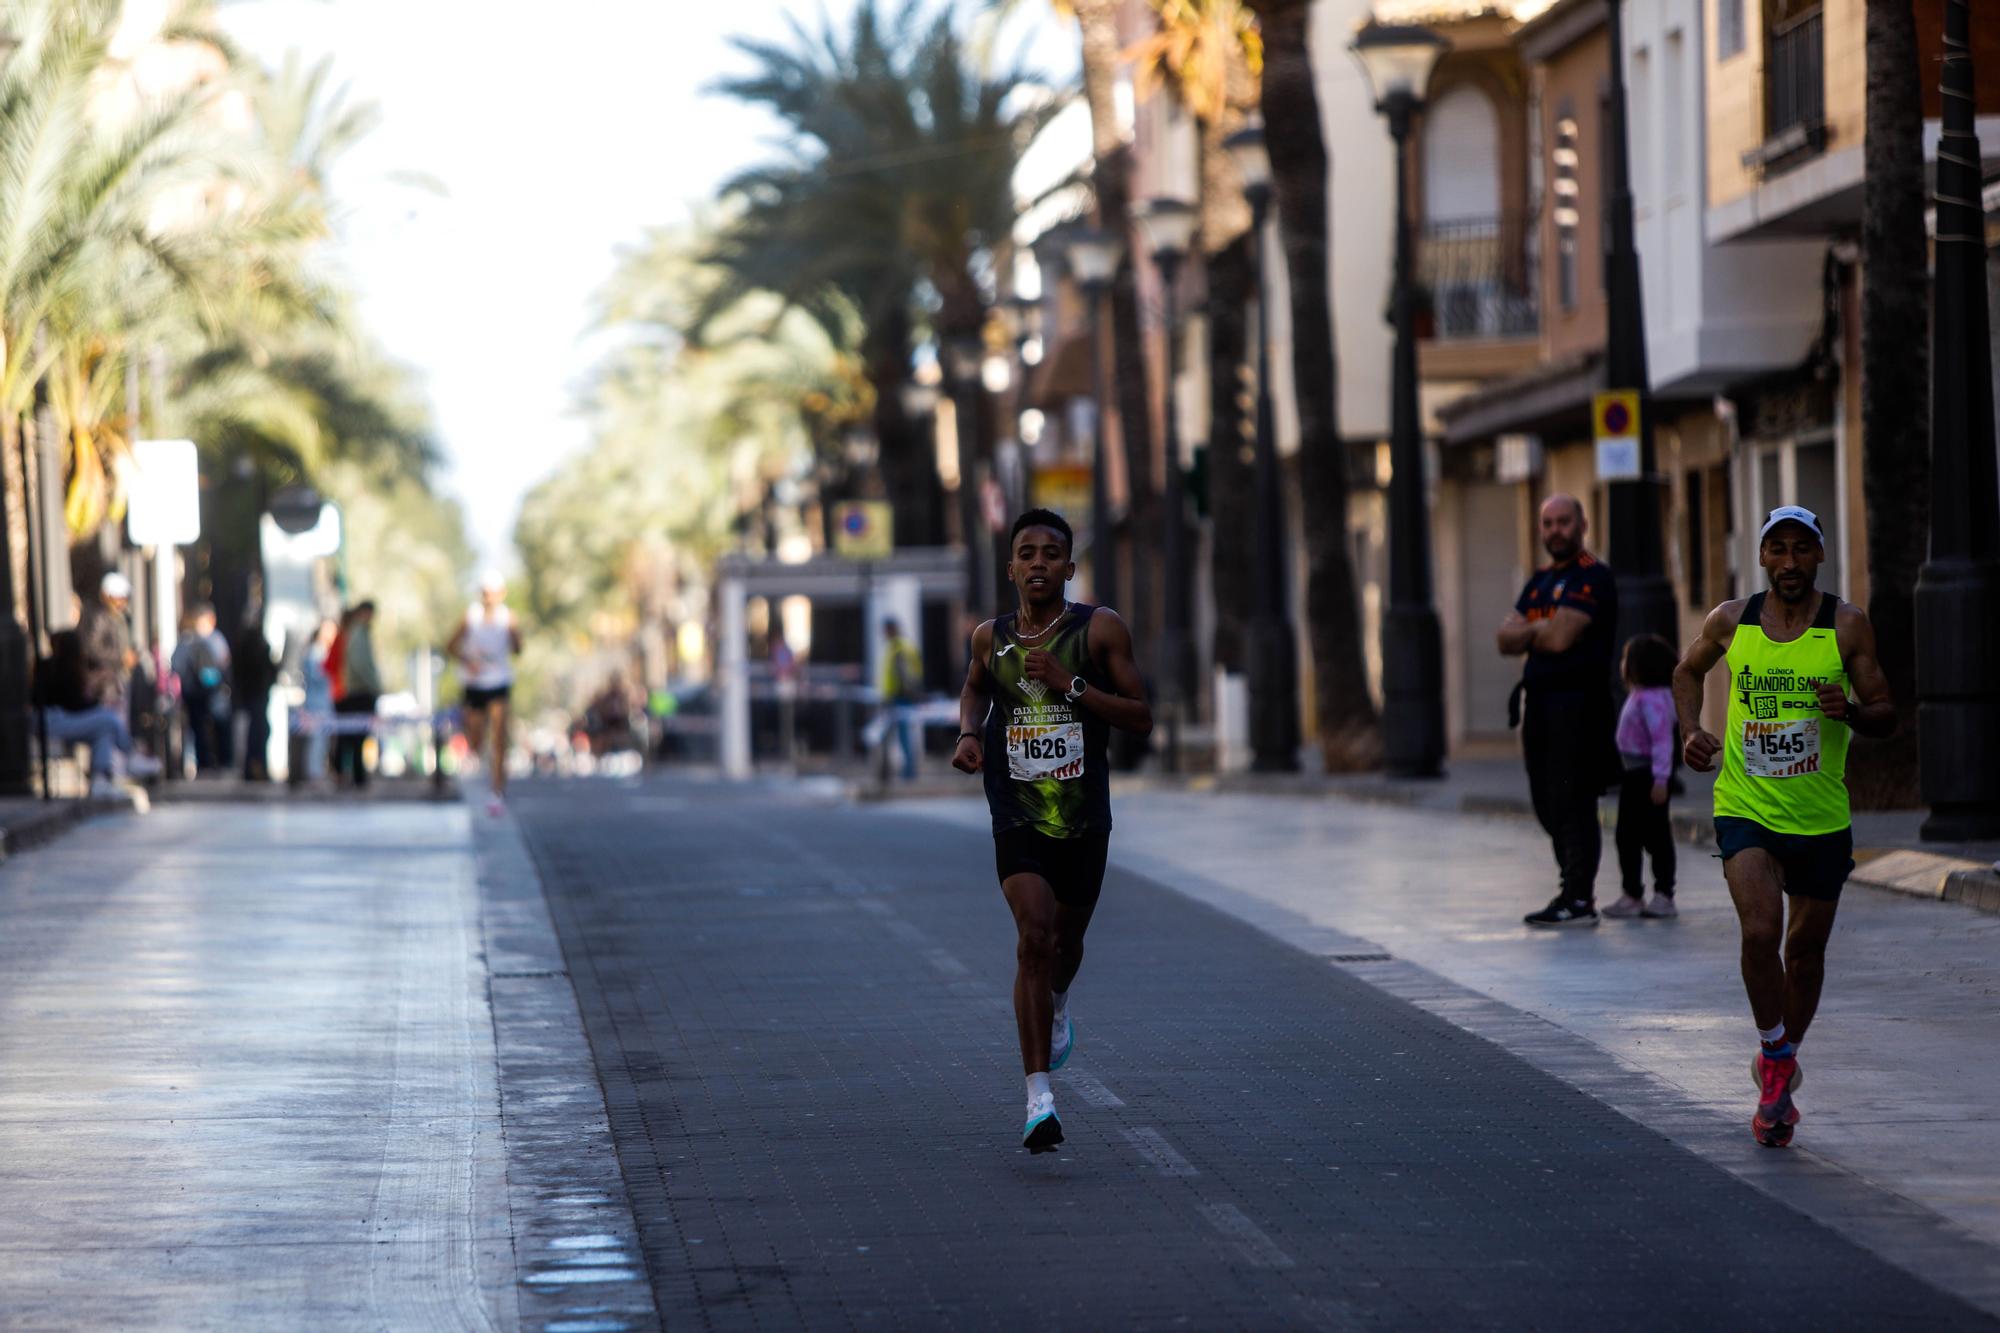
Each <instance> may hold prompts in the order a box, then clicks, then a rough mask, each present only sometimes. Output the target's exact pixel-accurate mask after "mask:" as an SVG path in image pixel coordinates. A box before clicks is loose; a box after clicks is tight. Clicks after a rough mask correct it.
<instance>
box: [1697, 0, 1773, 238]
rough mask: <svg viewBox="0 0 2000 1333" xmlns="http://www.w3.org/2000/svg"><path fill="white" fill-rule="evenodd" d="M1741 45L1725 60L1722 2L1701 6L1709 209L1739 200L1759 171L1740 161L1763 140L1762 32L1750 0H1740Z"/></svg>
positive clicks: (1754, 183)
mask: <svg viewBox="0 0 2000 1333" xmlns="http://www.w3.org/2000/svg"><path fill="white" fill-rule="evenodd" d="M1743 3H1744V6H1745V8H1746V9H1748V10H1749V11H1750V13H1749V14H1746V15H1745V17H1744V25H1743V26H1744V34H1743V37H1744V46H1743V49H1742V50H1741V51H1738V52H1737V53H1736V54H1735V55H1732V56H1730V57H1729V58H1728V59H1726V60H1723V59H1718V58H1717V55H1716V53H1717V52H1718V51H1719V50H1721V44H1720V42H1719V40H1718V35H1719V29H1718V27H1717V23H1718V20H1719V18H1720V14H1721V6H1720V5H1719V4H1718V3H1717V0H1708V2H1707V3H1706V4H1705V5H1704V6H1703V19H1702V26H1703V28H1704V33H1703V41H1702V51H1703V53H1704V55H1703V63H1704V67H1705V68H1704V72H1705V74H1706V78H1707V88H1708V205H1709V207H1711V208H1713V207H1715V206H1716V205H1718V204H1726V203H1729V202H1731V201H1732V200H1736V199H1740V198H1742V197H1743V196H1744V195H1746V194H1748V193H1750V191H1752V190H1754V189H1756V188H1757V174H1756V172H1754V171H1752V170H1751V169H1750V168H1748V167H1746V166H1744V165H1743V154H1745V153H1747V152H1749V151H1750V150H1751V149H1753V148H1755V147H1757V145H1759V144H1761V143H1762V142H1763V141H1764V108H1763V101H1762V99H1763V95H1764V75H1763V66H1764V33H1763V25H1762V24H1761V23H1759V22H1756V21H1755V18H1756V13H1757V6H1756V4H1755V3H1754V0H1743Z"/></svg>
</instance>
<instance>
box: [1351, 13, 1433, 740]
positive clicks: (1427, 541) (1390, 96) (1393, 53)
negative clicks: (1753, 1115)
mask: <svg viewBox="0 0 2000 1333" xmlns="http://www.w3.org/2000/svg"><path fill="white" fill-rule="evenodd" d="M1448 45H1449V44H1448V43H1447V42H1446V41H1445V39H1444V38H1442V37H1440V36H1439V35H1438V34H1436V33H1434V32H1432V31H1431V30H1430V29H1428V28H1420V27H1402V26H1393V27H1392V26H1388V25H1384V24H1376V23H1370V24H1369V25H1368V26H1366V27H1364V28H1363V29H1362V30H1361V31H1360V32H1359V33H1358V34H1357V35H1356V37H1355V39H1354V45H1353V48H1352V49H1353V52H1354V56H1355V59H1356V60H1358V61H1359V62H1360V65H1361V68H1362V71H1363V72H1364V73H1365V74H1366V76H1367V78H1368V82H1369V85H1370V87H1371V88H1372V89H1373V91H1374V94H1375V109H1376V110H1377V111H1379V112H1381V113H1382V115H1383V117H1384V118H1385V119H1386V120H1387V121H1388V122H1389V137H1390V138H1391V139H1392V140H1393V141H1394V142H1395V145H1396V258H1395V270H1394V279H1395V289H1394V296H1393V299H1392V301H1391V309H1392V311H1393V322H1394V324H1395V330H1396V351H1395V360H1394V363H1393V375H1392V378H1391V384H1390V396H1389V460H1390V467H1391V474H1390V478H1389V607H1388V611H1387V613H1386V614H1385V615H1384V616H1383V617H1382V748H1383V765H1384V767H1385V768H1387V770H1388V771H1389V772H1390V773H1391V774H1393V775H1395V776H1397V777H1418V778H1434V777H1437V776H1439V775H1440V774H1441V773H1442V772H1443V767H1442V765H1443V761H1444V649H1443V640H1442V637H1441V634H1440V631H1439V628H1438V616H1437V608H1436V607H1434V606H1433V605H1432V604H1431V536H1430V515H1429V512H1428V511H1429V505H1428V504H1427V503H1426V499H1425V495H1424V445H1423V438H1422V430H1421V428H1420V426H1419V424H1418V418H1417V338H1416V329H1415V312H1416V293H1415V290H1414V284H1413V283H1412V281H1411V276H1410V189H1409V139H1410V122H1411V120H1412V118H1414V116H1415V115H1416V113H1417V112H1418V111H1420V110H1421V109H1422V108H1423V105H1424V90H1425V88H1426V87H1427V86H1428V85H1429V83H1430V77H1431V71H1432V70H1433V69H1434V68H1435V67H1436V66H1437V62H1438V59H1439V57H1441V56H1442V55H1443V54H1444V52H1445V49H1446V47H1447V46H1448Z"/></svg>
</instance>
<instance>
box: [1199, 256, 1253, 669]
mask: <svg viewBox="0 0 2000 1333" xmlns="http://www.w3.org/2000/svg"><path fill="white" fill-rule="evenodd" d="M1256 285H1257V277H1256V272H1255V270H1254V268H1253V267H1252V265H1251V262H1250V237H1249V234H1248V233H1247V232H1245V233H1244V234H1243V235H1240V236H1238V237H1237V238H1236V239H1235V240H1234V241H1232V242H1231V243H1230V244H1229V245H1228V246H1226V247H1225V248H1224V249H1222V250H1221V251H1219V252H1217V253H1216V254H1213V255H1210V256H1209V258H1208V514H1209V520H1210V522H1211V523H1212V524H1213V525H1214V527H1213V530H1212V534H1211V541H1210V550H1209V579H1210V581H1211V583H1212V585H1213V588H1214V593H1215V645H1214V653H1215V665H1217V666H1219V667H1221V668H1222V669H1223V670H1224V671H1229V672H1233V673H1235V674H1238V675H1241V674H1242V673H1244V672H1246V671H1248V670H1249V669H1250V637H1249V636H1250V607H1251V605H1252V604H1253V603H1254V602H1255V600H1256V592H1255V590H1254V589H1253V588H1252V587H1251V581H1252V580H1253V579H1254V578H1255V577H1256V574H1255V570H1254V567H1253V561H1252V560H1251V550H1252V547H1253V544H1254V543H1253V537H1252V533H1251V503H1252V501H1251V480H1252V474H1253V465H1252V464H1253V454H1254V448H1253V446H1252V444H1251V438H1250V436H1251V432H1252V431H1253V430H1255V429H1256V419H1255V415H1254V413H1253V412H1252V411H1250V410H1249V409H1247V408H1246V407H1245V406H1244V403H1245V399H1246V395H1247V394H1248V393H1249V392H1250V391H1251V388H1250V379H1249V375H1248V371H1249V362H1250V327H1249V320H1248V319H1246V318H1245V316H1246V314H1247V313H1248V311H1249V308H1250V301H1251V299H1252V297H1253V296H1255V294H1256Z"/></svg>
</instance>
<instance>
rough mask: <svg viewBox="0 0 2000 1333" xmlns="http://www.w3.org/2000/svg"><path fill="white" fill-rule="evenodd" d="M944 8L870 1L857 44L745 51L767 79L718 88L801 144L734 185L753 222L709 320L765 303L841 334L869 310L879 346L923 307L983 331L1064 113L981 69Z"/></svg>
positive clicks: (845, 38)
mask: <svg viewBox="0 0 2000 1333" xmlns="http://www.w3.org/2000/svg"><path fill="white" fill-rule="evenodd" d="M928 9H929V6H928V5H926V4H925V3H924V0H902V3H900V4H897V5H895V6H894V8H893V9H891V10H889V11H887V12H885V11H884V7H883V6H882V5H881V4H880V3H878V0H862V3H860V4H859V5H858V6H857V7H856V8H855V11H854V14H853V16H852V18H851V19H850V20H849V23H848V25H847V28H846V30H845V31H844V32H842V31H839V30H836V29H835V28H834V27H833V25H832V23H831V22H830V21H828V22H826V23H825V24H824V25H823V27H822V29H821V31H820V32H818V33H816V34H815V33H812V32H809V31H808V30H807V29H806V28H805V27H804V26H802V25H801V24H799V23H798V22H797V21H796V20H792V28H791V41H790V42H789V43H787V44H780V43H775V42H759V41H750V40H739V41H738V42H737V43H736V46H737V48H738V49H739V50H740V51H742V52H743V53H744V54H746V55H748V56H749V57H751V59H752V60H753V62H754V64H755V68H754V69H753V70H752V71H751V72H750V73H748V74H744V75H740V76H734V77H730V78H725V79H722V80H719V81H718V82H717V83H716V84H715V89H716V91H718V92H721V93H723V94H726V95H727V96H730V97H734V98H737V99H738V100H741V101H745V102H751V103H755V104H757V105H760V106H762V107H764V108H766V109H767V110H769V111H771V112H772V113H774V114H775V115H777V116H778V117H779V118H780V119H781V120H782V121H783V122H784V123H785V125H786V128H787V129H788V130H789V131H790V133H791V139H790V141H789V146H788V149H787V151H786V152H785V154H784V155H783V156H782V157H781V158H780V159H779V160H777V161H774V162H771V163H766V164H763V165H760V166H757V167H753V168H751V169H750V170H748V171H745V172H743V173H741V174H740V175H738V176H736V177H735V178H734V179H732V180H731V181H729V182H728V183H727V184H726V185H725V186H724V187H723V194H724V196H725V197H726V198H728V199H730V200H731V201H732V203H734V204H736V205H737V211H736V213H735V214H734V215H733V216H732V217H731V219H730V220H729V222H728V224H727V225H726V226H725V227H724V228H723V229H722V231H721V233H720V234H719V235H718V237H717V238H716V242H715V245H714V247H713V249H712V251H711V254H710V257H711V258H712V259H713V260H714V262H715V263H716V264H718V265H719V266H720V268H721V270H722V272H723V275H724V280H723V281H722V282H721V283H720V284H719V285H718V286H717V287H716V288H715V289H714V291H713V293H712V294H711V298H710V302H709V304H708V305H707V306H706V307H705V308H704V311H703V314H704V316H712V315H714V314H716V313H719V312H720V311H723V310H727V309H730V308H731V307H732V306H734V305H735V303H736V302H738V301H740V300H741V299H742V298H743V297H744V296H746V295H747V294H749V293H750V292H753V291H763V292H772V293H776V294H777V295H778V296H779V297H781V298H782V299H783V300H784V301H785V302H786V304H787V305H791V306H796V307H798V308H800V309H803V310H805V311H807V312H808V313H810V314H811V315H812V316H813V317H814V318H816V319H818V320H819V321H820V322H821V323H822V325H824V326H826V327H827V328H828V330H829V332H833V333H835V334H836V336H838V331H839V326H840V323H841V321H843V320H845V319H846V318H848V317H849V315H850V312H851V313H852V314H858V315H859V317H860V319H861V321H862V325H863V329H864V341H867V338H866V336H865V335H867V334H875V333H879V332H882V331H884V330H901V329H904V328H907V327H909V325H910V320H909V315H910V313H911V312H912V311H913V310H915V311H916V312H917V313H919V314H921V315H923V316H925V317H935V318H936V319H937V320H938V322H939V323H940V324H941V326H942V327H944V328H945V329H947V330H948V331H953V332H964V331H971V330H976V329H977V327H978V324H979V319H980V315H979V305H980V296H981V291H982V287H984V286H986V285H988V283H987V276H988V273H989V271H990V266H991V262H992V258H993V256H994V254H995V252H997V251H999V250H1001V249H1003V248H1004V247H1005V245H1006V243H1007V236H1008V233H1009V231H1010V229H1011V227H1012V225H1013V221H1014V196H1013V175H1014V167H1015V164H1016V163H1017V162H1018V161H1019V160H1020V155H1021V154H1022V153H1023V152H1024V151H1026V149H1027V147H1028V145H1029V144H1030V143H1031V142H1032V141H1033V140H1034V138H1035V136H1036V135H1037V134H1038V133H1040V131H1041V129H1042V127H1043V126H1044V125H1046V124H1047V123H1048V121H1049V120H1050V119H1052V118H1053V117H1054V115H1055V113H1056V112H1057V111H1058V110H1060V109H1061V106H1062V102H1061V100H1060V99H1059V98H1057V97H1055V96H1054V95H1053V94H1051V93H1050V92H1049V91H1048V90H1047V89H1046V88H1044V87H1043V85H1042V84H1041V82H1040V81H1039V80H1038V79H1037V78H1036V77H1035V76H1034V75H1033V74H1031V73H1030V72H1029V71H1028V70H1026V69H1025V68H1023V67H1020V66H1009V67H1005V68H1000V69H996V70H987V69H983V68H981V67H980V66H979V64H978V62H977V61H976V60H975V58H974V57H973V55H972V53H971V52H969V51H968V49H967V47H966V44H965V41H964V39H963V37H962V36H961V34H960V31H959V21H958V18H957V16H956V15H955V14H954V13H953V12H952V10H951V9H950V8H949V7H947V8H944V9H942V10H939V11H937V12H935V13H927V12H926V11H927V10H928ZM698 327H699V326H698ZM878 387H882V386H878Z"/></svg>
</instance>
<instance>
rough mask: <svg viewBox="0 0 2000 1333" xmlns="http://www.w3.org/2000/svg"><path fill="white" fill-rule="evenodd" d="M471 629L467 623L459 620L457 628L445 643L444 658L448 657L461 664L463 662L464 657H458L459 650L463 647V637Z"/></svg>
mask: <svg viewBox="0 0 2000 1333" xmlns="http://www.w3.org/2000/svg"><path fill="white" fill-rule="evenodd" d="M471 628H472V625H471V622H469V621H466V620H462V619H461V620H460V621H459V622H458V628H457V629H455V630H453V631H452V632H451V638H450V639H448V640H446V641H445V645H444V655H445V656H446V657H449V658H450V659H451V660H452V661H454V662H463V661H464V660H465V658H464V657H462V656H460V653H459V650H460V649H462V648H463V647H464V646H465V636H466V634H467V632H468V631H470V630H471Z"/></svg>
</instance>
